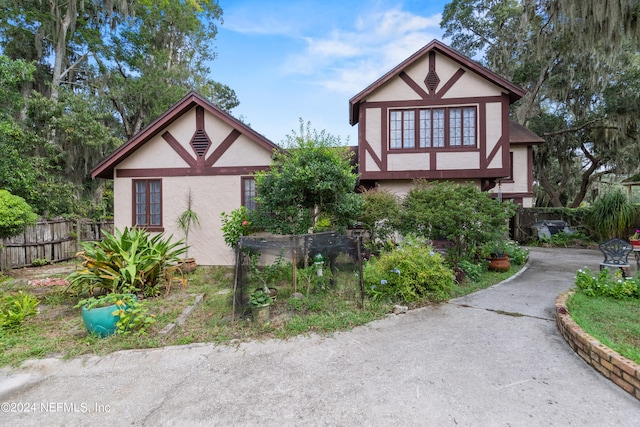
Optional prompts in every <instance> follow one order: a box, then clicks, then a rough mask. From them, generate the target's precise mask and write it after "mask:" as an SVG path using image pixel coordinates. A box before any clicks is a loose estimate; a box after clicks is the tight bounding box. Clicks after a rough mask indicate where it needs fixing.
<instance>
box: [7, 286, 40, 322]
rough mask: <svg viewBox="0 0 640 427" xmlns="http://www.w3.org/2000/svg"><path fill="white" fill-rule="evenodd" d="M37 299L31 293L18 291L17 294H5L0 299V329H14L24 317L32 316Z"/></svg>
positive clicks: (34, 312) (35, 311) (37, 302)
mask: <svg viewBox="0 0 640 427" xmlns="http://www.w3.org/2000/svg"><path fill="white" fill-rule="evenodd" d="M38 304H39V301H38V299H37V298H36V297H34V296H33V295H29V294H25V293H23V292H22V291H20V292H19V293H18V294H17V295H7V296H3V297H2V299H0V330H2V329H16V328H18V327H19V326H20V325H21V324H22V322H23V321H24V319H25V318H27V317H29V316H34V315H35V314H36V313H37V312H38V310H37V309H36V307H37V306H38Z"/></svg>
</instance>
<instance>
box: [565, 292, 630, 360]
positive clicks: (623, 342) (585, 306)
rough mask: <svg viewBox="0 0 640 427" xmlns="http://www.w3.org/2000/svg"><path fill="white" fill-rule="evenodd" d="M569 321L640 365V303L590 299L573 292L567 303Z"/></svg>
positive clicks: (610, 299) (601, 298) (597, 298)
mask: <svg viewBox="0 0 640 427" xmlns="http://www.w3.org/2000/svg"><path fill="white" fill-rule="evenodd" d="M567 308H568V309H569V312H570V313H571V318H572V319H573V320H574V321H575V322H576V323H577V324H578V325H580V327H581V328H582V329H584V331H585V332H587V333H588V334H589V335H591V336H593V337H595V338H596V339H598V340H599V341H600V342H601V343H603V344H604V345H606V346H607V347H609V348H611V349H613V350H615V351H617V352H618V353H620V354H622V355H623V356H625V357H626V358H628V359H631V360H633V361H634V362H636V363H640V322H639V321H638V319H640V300H637V299H628V300H619V299H613V298H608V297H589V296H585V295H584V294H581V293H576V294H574V295H573V296H571V298H569V300H568V301H567Z"/></svg>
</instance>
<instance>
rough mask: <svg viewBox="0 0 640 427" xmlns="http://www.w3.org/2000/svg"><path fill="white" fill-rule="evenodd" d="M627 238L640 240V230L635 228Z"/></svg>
mask: <svg viewBox="0 0 640 427" xmlns="http://www.w3.org/2000/svg"><path fill="white" fill-rule="evenodd" d="M629 240H640V230H636V232H635V233H633V234H632V235H631V236H629Z"/></svg>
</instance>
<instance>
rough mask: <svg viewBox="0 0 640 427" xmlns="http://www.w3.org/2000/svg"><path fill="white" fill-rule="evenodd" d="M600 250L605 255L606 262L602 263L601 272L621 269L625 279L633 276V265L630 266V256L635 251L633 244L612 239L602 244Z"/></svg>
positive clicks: (599, 246)
mask: <svg viewBox="0 0 640 427" xmlns="http://www.w3.org/2000/svg"><path fill="white" fill-rule="evenodd" d="M598 249H600V252H602V254H603V255H604V261H602V262H601V263H600V270H602V269H604V268H619V269H620V270H621V271H622V276H623V277H627V276H630V275H631V274H630V273H631V264H629V254H630V253H631V252H632V251H633V246H632V245H631V243H629V242H627V241H626V240H622V239H611V240H607V241H606V242H604V243H600V244H599V245H598Z"/></svg>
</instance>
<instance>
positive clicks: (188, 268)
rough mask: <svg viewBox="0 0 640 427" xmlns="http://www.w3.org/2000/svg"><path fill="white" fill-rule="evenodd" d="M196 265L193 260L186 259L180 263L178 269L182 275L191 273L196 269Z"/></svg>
mask: <svg viewBox="0 0 640 427" xmlns="http://www.w3.org/2000/svg"><path fill="white" fill-rule="evenodd" d="M197 266H198V264H196V259H195V258H186V259H184V260H183V261H182V263H180V269H181V270H182V272H183V273H191V272H192V271H194V270H195V269H196V267H197Z"/></svg>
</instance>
